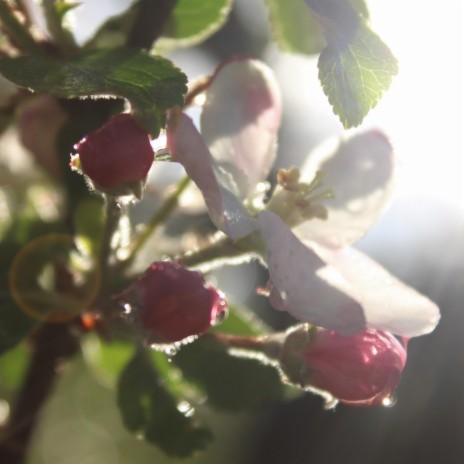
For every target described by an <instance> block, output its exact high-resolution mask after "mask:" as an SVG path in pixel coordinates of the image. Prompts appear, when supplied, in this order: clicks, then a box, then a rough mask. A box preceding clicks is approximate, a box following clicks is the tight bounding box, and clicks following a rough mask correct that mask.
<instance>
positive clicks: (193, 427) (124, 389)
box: [118, 351, 212, 457]
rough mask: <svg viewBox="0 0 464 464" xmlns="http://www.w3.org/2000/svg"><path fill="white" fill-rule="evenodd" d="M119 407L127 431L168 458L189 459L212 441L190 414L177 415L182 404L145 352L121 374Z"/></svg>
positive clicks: (137, 355)
mask: <svg viewBox="0 0 464 464" xmlns="http://www.w3.org/2000/svg"><path fill="white" fill-rule="evenodd" d="M118 406H119V408H120V410H121V414H122V419H123V421H124V424H125V426H126V427H127V428H128V429H129V430H130V431H132V432H134V433H137V434H142V435H143V436H144V437H145V439H146V440H147V441H149V442H151V443H154V444H156V445H158V446H159V447H160V448H161V449H162V450H163V451H164V452H165V453H167V454H169V455H170V456H176V457H187V456H190V455H191V454H192V453H193V452H195V451H198V450H201V449H204V448H205V447H206V445H207V444H208V443H209V442H210V441H211V438H212V437H211V433H210V432H209V430H207V429H205V428H203V427H199V426H198V425H197V424H196V423H195V421H194V419H193V417H192V416H191V415H190V411H189V412H188V413H186V414H185V415H184V414H183V413H182V412H180V410H179V409H182V407H181V406H182V405H178V404H177V403H176V401H175V400H174V398H173V397H172V396H171V395H170V394H169V393H168V391H167V390H166V389H165V388H164V386H163V382H162V381H161V379H160V378H159V377H158V374H157V372H156V371H155V370H154V368H153V364H152V362H151V359H150V357H149V356H148V355H147V353H145V352H141V351H138V352H137V353H136V354H135V355H134V357H133V358H132V359H131V360H130V361H129V363H128V364H127V366H126V367H125V369H124V371H123V372H122V374H121V377H120V379H119V385H118ZM178 408H179V409H178Z"/></svg>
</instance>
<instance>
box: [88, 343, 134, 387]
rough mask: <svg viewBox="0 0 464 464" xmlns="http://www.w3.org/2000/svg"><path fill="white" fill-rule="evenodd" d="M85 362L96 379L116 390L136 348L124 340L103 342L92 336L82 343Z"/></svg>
mask: <svg viewBox="0 0 464 464" xmlns="http://www.w3.org/2000/svg"><path fill="white" fill-rule="evenodd" d="M81 347H82V353H83V355H84V360H85V362H86V363H87V365H88V366H89V367H90V369H91V371H92V372H93V373H94V375H95V377H96V378H97V379H98V380H99V381H100V382H101V383H102V384H103V385H105V386H107V387H109V388H114V387H115V386H116V385H117V382H118V378H119V376H120V374H121V372H122V371H123V369H124V367H125V366H126V365H127V363H128V362H129V360H130V359H131V357H132V356H133V354H134V346H133V344H132V343H129V342H127V341H124V340H111V341H110V342H106V343H104V342H102V341H101V340H100V339H99V338H98V337H97V336H96V335H95V334H90V335H88V336H87V337H85V338H84V339H83V340H82V342H81Z"/></svg>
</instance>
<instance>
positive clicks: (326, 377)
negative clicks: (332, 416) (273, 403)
mask: <svg viewBox="0 0 464 464" xmlns="http://www.w3.org/2000/svg"><path fill="white" fill-rule="evenodd" d="M406 357H407V354H406V348H405V346H404V345H403V344H402V343H401V342H400V341H399V340H398V339H396V338H395V337H394V336H393V335H391V334H389V333H388V332H384V331H380V330H374V329H364V330H362V331H361V332H359V333H357V334H355V335H351V336H345V335H341V334H340V333H338V332H335V331H333V330H326V329H316V328H313V329H311V330H308V329H307V327H305V326H300V327H298V328H296V329H294V330H290V331H289V332H288V334H287V336H286V339H285V340H284V342H283V347H282V351H281V357H280V360H279V361H280V368H281V370H282V372H283V374H284V375H285V376H286V377H287V381H289V382H291V383H294V384H298V385H299V386H300V387H302V388H306V389H310V390H316V391H318V392H321V391H322V393H323V394H324V396H326V398H327V394H325V392H328V393H329V394H330V395H331V396H333V397H334V398H336V399H337V400H338V401H340V402H342V403H345V404H349V405H352V406H377V405H381V404H389V402H391V401H392V398H393V397H394V393H395V390H396V387H397V385H398V382H399V380H400V377H401V374H402V372H403V369H404V367H405V364H406ZM329 403H330V402H329Z"/></svg>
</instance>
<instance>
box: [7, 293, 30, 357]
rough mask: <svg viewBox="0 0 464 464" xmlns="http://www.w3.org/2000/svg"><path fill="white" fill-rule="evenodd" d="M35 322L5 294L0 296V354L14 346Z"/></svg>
mask: <svg viewBox="0 0 464 464" xmlns="http://www.w3.org/2000/svg"><path fill="white" fill-rule="evenodd" d="M36 324H37V321H35V320H34V319H32V318H30V317H28V316H26V315H25V314H24V313H23V312H22V311H21V310H20V309H19V307H18V306H17V305H16V304H15V303H14V302H13V300H11V299H10V298H9V297H8V296H7V295H2V296H0V354H2V353H4V352H5V351H8V350H9V349H11V348H13V347H14V346H16V345H17V344H18V343H19V342H20V341H21V340H22V339H23V338H24V337H26V335H27V334H28V333H29V332H30V331H31V330H32V329H33V328H34V326H35V325H36Z"/></svg>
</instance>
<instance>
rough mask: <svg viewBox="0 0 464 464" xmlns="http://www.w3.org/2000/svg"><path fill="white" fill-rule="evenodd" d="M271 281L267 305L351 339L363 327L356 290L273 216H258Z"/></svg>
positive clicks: (361, 312)
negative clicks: (348, 336)
mask: <svg viewBox="0 0 464 464" xmlns="http://www.w3.org/2000/svg"><path fill="white" fill-rule="evenodd" d="M258 221H259V228H260V231H261V236H262V240H263V242H264V244H265V247H266V251H267V264H268V267H269V274H270V277H271V295H270V302H271V304H272V305H273V306H274V307H275V308H276V309H280V310H285V311H287V312H289V313H290V314H291V315H292V316H294V317H295V318H297V319H299V320H300V321H304V322H309V323H311V324H314V325H317V326H320V327H325V328H327V329H332V330H336V331H338V332H340V333H343V334H346V335H350V334H353V333H356V332H358V331H360V330H362V329H363V328H364V327H365V326H366V324H365V319H364V315H363V310H362V307H361V305H360V303H359V301H358V299H357V297H356V291H355V289H354V288H353V287H352V286H351V285H350V283H349V282H347V281H346V280H344V279H343V277H342V275H341V274H339V273H338V272H337V271H336V270H335V269H334V268H332V267H330V266H328V265H327V264H326V263H325V262H324V261H322V260H321V259H320V258H319V257H318V256H317V255H316V254H315V253H314V251H312V250H311V249H309V248H307V247H306V246H305V245H304V244H303V243H301V242H300V241H299V240H298V239H297V238H296V236H295V235H294V234H293V233H292V232H291V230H290V228H289V227H288V226H287V225H285V224H284V222H282V220H281V219H280V218H279V217H278V216H277V215H276V214H274V213H271V212H267V211H264V212H262V213H261V214H260V215H259V219H258Z"/></svg>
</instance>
